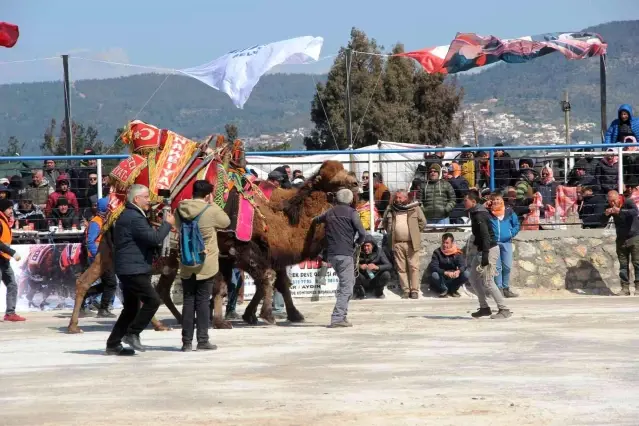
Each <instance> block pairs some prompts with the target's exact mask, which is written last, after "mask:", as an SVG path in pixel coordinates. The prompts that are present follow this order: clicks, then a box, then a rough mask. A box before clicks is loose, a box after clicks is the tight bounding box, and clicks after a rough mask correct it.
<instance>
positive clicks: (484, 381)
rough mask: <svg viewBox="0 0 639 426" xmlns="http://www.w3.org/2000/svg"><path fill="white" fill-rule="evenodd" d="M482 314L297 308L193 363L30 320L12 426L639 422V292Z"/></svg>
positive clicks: (9, 352) (11, 384)
mask: <svg viewBox="0 0 639 426" xmlns="http://www.w3.org/2000/svg"><path fill="white" fill-rule="evenodd" d="M509 302H510V301H509ZM475 303H476V301H475V300H472V299H458V300H453V299H444V300H439V299H432V298H426V299H420V300H418V301H412V300H401V301H399V300H398V301H391V300H384V301H377V300H364V301H354V302H351V311H350V313H349V319H350V320H351V321H352V322H353V323H354V324H355V326H354V327H353V328H351V329H327V328H326V327H325V326H326V324H327V321H328V319H329V316H330V311H331V309H332V302H329V301H323V302H300V303H298V306H299V308H300V310H301V311H302V312H303V313H304V314H305V315H306V318H307V322H306V323H304V324H300V325H291V324H289V323H287V322H285V321H284V322H281V323H280V324H278V325H277V326H265V325H264V326H257V327H245V326H243V325H242V324H240V323H237V327H236V328H235V329H233V330H219V331H217V330H212V331H211V337H212V339H211V340H212V341H213V342H214V343H216V344H218V346H219V349H218V350H217V351H214V352H208V353H203V352H192V353H188V354H185V353H182V352H179V346H180V330H179V328H176V329H175V330H173V331H170V332H154V331H152V330H149V331H146V332H144V333H143V334H142V342H143V343H144V344H146V345H148V346H150V348H149V349H150V350H148V351H147V352H145V353H141V354H139V355H136V356H135V357H128V358H123V357H107V356H104V355H103V348H104V344H105V340H106V338H107V335H108V332H109V331H110V328H111V324H112V322H113V321H112V320H109V321H106V320H104V321H103V320H96V319H85V320H83V321H82V322H81V325H83V326H84V327H83V328H84V330H85V333H84V334H81V335H67V334H64V331H65V330H66V324H67V322H68V313H66V312H65V313H60V312H42V313H31V314H30V315H29V320H28V321H27V322H26V323H22V324H12V323H0V384H1V385H0V386H1V387H2V390H3V391H2V393H1V394H0V407H1V408H0V424H1V425H7V426H8V425H20V426H25V425H80V424H82V425H84V424H93V425H103V424H104V425H106V424H110V425H113V424H118V425H120V424H122V425H124V424H149V425H176V424H179V425H190V424H209V425H214V424H232V425H331V426H334V425H337V424H339V425H420V424H429V425H464V426H466V425H490V426H496V425H603V424H610V425H637V424H639V420H638V419H639V362H638V359H639V357H638V355H637V352H638V348H639V343H638V330H639V297H624V298H622V297H590V296H580V297H571V298H560V299H542V298H537V297H526V298H520V299H517V300H514V301H512V302H511V306H512V310H513V311H514V313H515V315H514V317H513V318H511V319H510V320H507V321H502V322H497V321H492V320H490V319H482V320H473V319H471V318H470V317H469V314H470V312H472V311H474V310H475V309H476V306H475ZM160 317H162V318H169V314H168V312H167V311H165V310H164V309H163V310H162V311H161V312H160ZM172 323H174V322H172Z"/></svg>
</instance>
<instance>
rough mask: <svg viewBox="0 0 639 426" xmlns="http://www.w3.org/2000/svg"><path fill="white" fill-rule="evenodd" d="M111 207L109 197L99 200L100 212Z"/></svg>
mask: <svg viewBox="0 0 639 426" xmlns="http://www.w3.org/2000/svg"><path fill="white" fill-rule="evenodd" d="M108 207H109V197H102V198H100V199H99V200H98V212H99V213H106V211H107V208H108Z"/></svg>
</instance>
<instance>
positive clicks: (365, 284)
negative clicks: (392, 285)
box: [353, 234, 393, 299]
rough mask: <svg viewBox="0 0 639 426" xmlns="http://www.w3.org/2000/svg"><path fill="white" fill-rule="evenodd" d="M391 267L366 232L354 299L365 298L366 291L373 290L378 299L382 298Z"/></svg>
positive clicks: (382, 251) (382, 252)
mask: <svg viewBox="0 0 639 426" xmlns="http://www.w3.org/2000/svg"><path fill="white" fill-rule="evenodd" d="M391 269H393V265H391V263H390V261H389V260H388V258H387V257H386V255H385V254H384V250H381V249H380V248H379V247H378V246H377V244H375V240H374V239H373V237H372V236H371V235H370V234H368V235H366V239H365V240H364V244H363V245H362V252H361V254H360V256H359V274H358V275H357V278H356V279H355V289H354V290H353V293H354V294H355V299H364V298H366V291H373V292H374V294H375V297H377V298H378V299H383V298H384V288H386V285H387V284H388V282H389V281H390V278H391V276H390V271H391Z"/></svg>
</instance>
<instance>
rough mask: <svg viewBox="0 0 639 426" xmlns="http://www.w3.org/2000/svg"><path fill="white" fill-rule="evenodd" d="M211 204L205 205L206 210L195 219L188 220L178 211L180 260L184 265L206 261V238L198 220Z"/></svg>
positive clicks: (196, 264)
mask: <svg viewBox="0 0 639 426" xmlns="http://www.w3.org/2000/svg"><path fill="white" fill-rule="evenodd" d="M209 207H210V206H208V205H207V206H206V207H204V210H202V211H201V212H200V214H198V215H197V216H195V217H194V218H193V220H186V219H184V218H183V217H182V215H180V213H179V212H178V216H179V217H180V222H181V223H180V262H181V263H182V265H184V266H200V265H201V264H202V263H204V259H205V257H206V254H205V253H204V251H205V250H206V246H205V245H204V239H203V238H202V233H201V232H200V226H199V225H198V222H199V220H200V217H201V216H202V214H203V213H204V212H205V211H206V209H208V208H209Z"/></svg>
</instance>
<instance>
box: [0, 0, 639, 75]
mask: <svg viewBox="0 0 639 426" xmlns="http://www.w3.org/2000/svg"><path fill="white" fill-rule="evenodd" d="M636 6H637V0H605V1H601V0H597V1H594V0H593V1H591V0H535V1H527V2H522V1H518V0H492V1H491V0H448V1H437V2H435V1H432V0H430V1H427V0H413V1H409V0H392V1H389V0H386V1H382V0H322V1H308V0H270V1H267V0H262V1H259V0H233V1H228V0H208V1H206V0H182V1H177V2H175V1H168V0H154V1H151V0H135V1H132V0H127V1H124V0H109V1H87V0H64V1H59V2H57V1H50V0H0V21H6V22H11V23H14V24H17V25H18V26H19V27H20V39H19V41H18V43H17V44H16V46H15V47H13V48H12V49H5V48H2V47H0V84H4V83H10V82H30V81H47V80H59V79H61V78H62V63H61V60H60V59H59V56H60V55H61V54H65V53H66V54H69V55H70V56H71V59H70V70H71V71H70V74H71V79H72V80H79V79H86V78H107V77H116V76H123V75H127V74H131V73H139V72H149V71H150V70H148V69H144V68H137V67H133V66H122V65H112V64H103V63H98V62H90V61H86V60H83V59H79V58H88V59H94V60H103V61H112V62H118V63H123V64H134V65H141V66H147V67H159V68H165V69H179V68H187V67H192V66H196V65H200V64H203V63H206V62H209V61H211V60H212V59H214V58H216V57H219V56H222V55H224V54H225V53H227V52H229V51H231V50H235V49H242V48H247V47H250V46H253V45H255V44H264V43H269V42H273V41H279V40H284V39H288V38H292V37H298V36H305V35H312V36H321V37H324V47H323V49H322V55H321V56H322V57H325V56H328V55H331V54H334V53H336V52H337V51H338V50H339V48H340V46H343V45H345V44H346V42H347V41H348V38H349V33H350V30H351V28H352V27H357V28H359V29H362V30H363V31H365V32H366V33H367V34H368V35H369V36H370V37H374V38H376V39H377V40H378V42H380V43H381V44H382V45H384V46H385V47H386V48H387V49H390V47H391V46H392V45H393V44H395V43H396V42H402V43H404V45H405V48H406V49H407V50H416V49H422V48H426V47H432V46H438V45H447V44H449V43H450V41H451V40H452V39H453V38H454V36H455V34H456V33H457V32H475V33H479V34H482V35H494V36H497V37H500V38H513V37H519V36H524V35H535V34H542V33H547V32H568V31H576V30H581V29H583V28H586V27H589V26H593V25H597V24H600V23H604V22H610V21H617V20H631V19H639V8H637V7H636ZM52 57H53V58H54V59H49V60H44V61H31V60H33V59H40V58H52ZM15 61H27V62H21V63H15ZM330 65H331V60H330V59H327V60H323V61H320V62H319V63H315V64H312V65H296V66H286V67H283V68H281V69H278V71H282V72H313V73H315V72H324V71H326V70H327V69H328V68H329V67H330ZM158 71H161V70H158Z"/></svg>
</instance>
